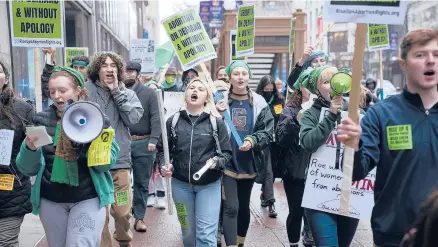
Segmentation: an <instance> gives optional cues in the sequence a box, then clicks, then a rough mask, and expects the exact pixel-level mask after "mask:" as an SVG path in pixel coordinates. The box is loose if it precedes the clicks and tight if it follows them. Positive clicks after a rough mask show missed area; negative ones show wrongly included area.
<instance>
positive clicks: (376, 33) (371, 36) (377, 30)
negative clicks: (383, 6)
mask: <svg viewBox="0 0 438 247" xmlns="http://www.w3.org/2000/svg"><path fill="white" fill-rule="evenodd" d="M389 48H390V46H389V35H388V25H386V24H382V25H380V24H368V50H369V51H379V50H388V49H389Z"/></svg>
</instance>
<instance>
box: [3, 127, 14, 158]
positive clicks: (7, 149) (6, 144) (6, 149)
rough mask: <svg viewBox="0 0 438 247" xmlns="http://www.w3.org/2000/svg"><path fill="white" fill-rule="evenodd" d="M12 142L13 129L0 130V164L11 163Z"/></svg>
mask: <svg viewBox="0 0 438 247" xmlns="http://www.w3.org/2000/svg"><path fill="white" fill-rule="evenodd" d="M13 142H14V131H13V130H6V129H1V130H0V165H5V166H9V165H10V164H11V156H12V145H13Z"/></svg>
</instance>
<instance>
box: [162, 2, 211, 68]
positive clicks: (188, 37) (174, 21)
mask: <svg viewBox="0 0 438 247" xmlns="http://www.w3.org/2000/svg"><path fill="white" fill-rule="evenodd" d="M162 24H163V25H164V29H165V30H166V33H167V35H168V36H169V39H170V41H171V42H172V45H173V47H174V48H175V51H176V54H177V56H178V59H179V61H180V62H181V64H182V67H183V69H184V70H188V69H191V68H193V67H195V66H196V65H198V64H199V63H202V62H205V61H209V60H211V59H215V58H216V51H215V50H214V47H213V44H212V43H211V40H210V38H209V37H208V35H207V32H206V31H205V29H204V25H203V24H202V22H201V19H200V18H199V15H198V14H197V12H196V10H195V9H193V8H192V9H186V10H183V11H181V12H179V13H177V14H175V15H172V16H170V17H168V18H166V19H165V20H163V21H162Z"/></svg>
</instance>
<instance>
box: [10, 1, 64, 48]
mask: <svg viewBox="0 0 438 247" xmlns="http://www.w3.org/2000/svg"><path fill="white" fill-rule="evenodd" d="M9 11H10V13H11V14H10V23H11V34H12V35H11V36H12V40H11V42H12V46H18V47H64V6H63V1H61V0H55V1H27V0H26V1H11V2H10V3H9Z"/></svg>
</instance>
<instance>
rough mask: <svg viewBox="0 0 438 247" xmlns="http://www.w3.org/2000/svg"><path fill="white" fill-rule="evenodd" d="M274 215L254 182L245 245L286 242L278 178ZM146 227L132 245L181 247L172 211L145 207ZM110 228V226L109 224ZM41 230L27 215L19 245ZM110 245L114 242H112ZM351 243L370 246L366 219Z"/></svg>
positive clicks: (34, 240) (35, 242) (38, 240)
mask: <svg viewBox="0 0 438 247" xmlns="http://www.w3.org/2000/svg"><path fill="white" fill-rule="evenodd" d="M275 193H276V199H277V203H276V209H277V212H278V217H277V219H271V218H269V217H268V211H267V208H261V207H260V199H259V196H260V185H255V186H254V189H253V193H252V199H251V212H252V217H251V225H250V229H249V234H248V237H247V239H248V240H247V244H246V246H249V247H266V246H271V247H280V246H288V241H287V235H286V229H285V222H286V218H287V213H288V209H287V208H288V207H287V201H286V197H285V195H284V190H283V185H282V184H281V181H280V180H278V179H277V181H276V183H275ZM146 224H147V226H148V231H147V232H146V233H138V232H135V231H134V240H133V242H132V246H134V247H140V246H163V247H168V246H169V247H182V246H183V245H182V243H181V240H180V228H179V223H178V220H177V218H176V216H175V215H173V216H169V214H168V213H167V210H164V211H161V210H158V209H154V208H148V210H147V214H146ZM112 229H113V228H112ZM43 234H44V230H43V228H42V226H41V224H40V222H39V219H38V217H36V216H34V215H27V216H26V219H25V222H24V223H23V226H22V230H21V234H20V246H22V247H33V246H37V247H47V246H48V245H47V243H46V241H45V239H44V236H43ZM113 246H117V245H116V242H114V245H113ZM351 246H352V247H362V246H364V247H365V246H372V235H371V231H370V226H369V223H367V222H361V224H360V225H359V227H358V229H357V232H356V236H355V237H354V241H353V243H352V245H351Z"/></svg>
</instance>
